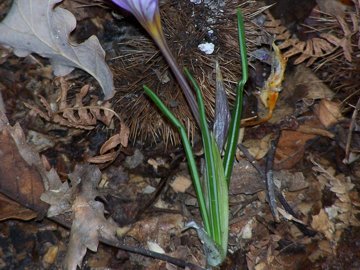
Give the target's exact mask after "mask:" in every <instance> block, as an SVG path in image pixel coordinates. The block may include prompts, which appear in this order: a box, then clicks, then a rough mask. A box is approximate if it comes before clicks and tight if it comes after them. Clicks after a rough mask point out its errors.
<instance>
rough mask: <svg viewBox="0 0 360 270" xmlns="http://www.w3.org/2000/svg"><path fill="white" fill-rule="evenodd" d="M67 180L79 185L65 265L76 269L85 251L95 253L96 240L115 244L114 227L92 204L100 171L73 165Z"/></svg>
mask: <svg viewBox="0 0 360 270" xmlns="http://www.w3.org/2000/svg"><path fill="white" fill-rule="evenodd" d="M69 178H70V179H71V180H72V181H73V182H76V181H80V183H79V185H78V186H77V189H76V190H77V191H76V194H75V196H76V198H75V200H74V202H73V205H72V211H73V216H74V220H73V224H72V226H71V234H70V242H69V248H68V251H67V254H66V257H65V260H64V265H65V267H66V269H68V270H76V268H77V266H79V267H81V262H82V259H83V257H84V256H85V254H86V250H87V249H90V250H91V251H97V247H98V244H99V237H102V238H104V239H108V240H113V241H116V236H115V235H116V230H117V226H116V224H115V223H114V222H113V221H112V220H111V219H106V218H105V217H104V205H103V204H102V203H101V202H99V201H95V197H96V196H97V191H96V187H97V185H98V183H99V181H100V179H101V172H100V170H99V169H98V168H97V167H96V166H95V165H80V166H76V167H75V171H74V172H73V173H72V174H71V175H69Z"/></svg>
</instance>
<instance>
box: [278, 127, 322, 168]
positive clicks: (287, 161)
mask: <svg viewBox="0 0 360 270" xmlns="http://www.w3.org/2000/svg"><path fill="white" fill-rule="evenodd" d="M314 137H315V135H313V134H305V133H302V132H299V131H293V130H284V131H282V132H281V136H280V139H279V142H278V145H277V148H276V154H275V161H274V168H275V169H276V170H279V169H291V168H292V167H294V165H295V164H297V163H298V162H299V161H300V160H301V159H302V158H303V156H304V151H305V144H306V142H307V141H308V140H311V139H313V138H314Z"/></svg>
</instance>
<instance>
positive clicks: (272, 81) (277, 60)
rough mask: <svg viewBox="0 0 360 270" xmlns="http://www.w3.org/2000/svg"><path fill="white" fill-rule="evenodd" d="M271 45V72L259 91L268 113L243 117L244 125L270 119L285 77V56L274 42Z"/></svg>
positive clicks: (253, 124)
mask: <svg viewBox="0 0 360 270" xmlns="http://www.w3.org/2000/svg"><path fill="white" fill-rule="evenodd" d="M272 47H273V49H274V55H273V61H272V65H271V73H270V76H269V77H268V79H267V80H266V82H265V84H264V87H263V89H261V92H260V100H261V102H262V103H263V104H264V106H265V107H266V108H268V110H269V111H268V114H267V115H266V116H264V117H262V118H260V119H255V120H252V119H250V120H248V121H247V119H244V121H243V123H242V124H243V125H245V126H255V125H258V124H261V123H263V122H266V121H268V120H269V119H271V117H272V115H273V112H274V109H275V106H276V102H277V100H278V97H279V92H280V91H281V90H282V82H283V81H284V78H285V70H286V64H287V58H286V57H284V55H283V54H282V53H281V51H280V49H279V47H278V46H276V45H275V43H273V44H272Z"/></svg>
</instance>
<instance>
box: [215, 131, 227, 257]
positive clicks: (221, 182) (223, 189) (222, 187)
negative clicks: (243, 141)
mask: <svg viewBox="0 0 360 270" xmlns="http://www.w3.org/2000/svg"><path fill="white" fill-rule="evenodd" d="M211 139H212V140H211V142H212V144H211V146H212V149H211V152H212V155H213V157H214V163H215V168H216V170H215V178H216V192H217V194H218V204H219V209H220V233H221V243H220V247H221V254H222V255H223V259H225V256H226V253H227V245H228V237H229V191H228V190H229V189H228V185H227V182H226V179H225V173H224V167H223V161H222V159H221V154H220V151H219V148H218V146H217V143H216V141H215V137H214V136H211Z"/></svg>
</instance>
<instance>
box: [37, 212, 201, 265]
mask: <svg viewBox="0 0 360 270" xmlns="http://www.w3.org/2000/svg"><path fill="white" fill-rule="evenodd" d="M32 210H34V209H32ZM62 217H63V216H61V215H60V216H56V217H51V218H49V219H50V220H52V221H54V222H56V223H58V224H60V225H62V226H64V227H65V228H67V229H70V228H71V224H70V223H69V222H68V221H67V220H65V219H64V218H62ZM99 241H100V242H101V243H103V244H105V245H108V246H112V247H116V248H118V249H121V250H125V251H128V252H131V253H135V254H140V255H143V256H146V257H150V258H153V259H157V260H161V261H165V262H168V263H171V264H173V265H176V266H178V267H181V268H187V269H190V270H206V269H205V268H202V267H201V266H198V265H196V264H192V263H189V262H187V261H185V260H182V259H177V258H174V257H171V256H169V255H165V254H161V253H158V252H154V251H151V250H148V249H144V248H141V247H134V246H128V245H125V244H123V243H121V242H120V241H113V240H109V239H105V238H103V237H100V238H99Z"/></svg>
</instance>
